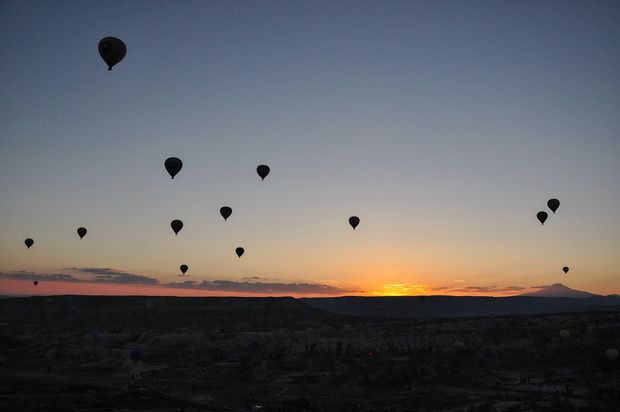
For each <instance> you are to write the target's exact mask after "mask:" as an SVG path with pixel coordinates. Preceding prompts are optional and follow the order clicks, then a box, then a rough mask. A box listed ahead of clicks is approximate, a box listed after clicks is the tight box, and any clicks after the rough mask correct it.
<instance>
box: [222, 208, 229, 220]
mask: <svg viewBox="0 0 620 412" xmlns="http://www.w3.org/2000/svg"><path fill="white" fill-rule="evenodd" d="M231 214H232V209H231V208H230V207H228V206H224V207H222V208H220V215H222V217H223V218H224V220H226V219H228V218H229V217H230V215H231Z"/></svg>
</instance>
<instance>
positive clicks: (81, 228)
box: [77, 227, 96, 239]
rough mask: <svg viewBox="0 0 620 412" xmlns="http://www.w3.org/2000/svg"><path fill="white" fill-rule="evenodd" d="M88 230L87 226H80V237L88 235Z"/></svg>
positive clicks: (78, 232) (78, 231)
mask: <svg viewBox="0 0 620 412" xmlns="http://www.w3.org/2000/svg"><path fill="white" fill-rule="evenodd" d="M86 232H87V230H86V228H85V227H78V230H77V234H78V235H79V236H80V239H83V238H84V236H86ZM95 237H96V236H95Z"/></svg>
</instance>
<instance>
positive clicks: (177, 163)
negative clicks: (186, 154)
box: [164, 157, 183, 179]
mask: <svg viewBox="0 0 620 412" xmlns="http://www.w3.org/2000/svg"><path fill="white" fill-rule="evenodd" d="M164 166H165V167H166V170H167V171H168V173H170V178H172V179H174V177H175V176H176V174H177V173H179V172H180V171H181V169H182V168H183V162H182V161H181V159H179V158H178V157H169V158H167V159H166V161H165V162H164Z"/></svg>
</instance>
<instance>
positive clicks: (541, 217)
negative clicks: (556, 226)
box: [536, 211, 549, 225]
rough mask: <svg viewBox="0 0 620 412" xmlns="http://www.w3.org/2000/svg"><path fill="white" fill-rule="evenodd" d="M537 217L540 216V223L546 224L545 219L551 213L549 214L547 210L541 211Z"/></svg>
mask: <svg viewBox="0 0 620 412" xmlns="http://www.w3.org/2000/svg"><path fill="white" fill-rule="evenodd" d="M536 217H537V218H538V220H539V221H540V223H541V224H543V225H544V224H545V220H547V217H549V215H548V214H547V212H543V211H540V212H538V213H536Z"/></svg>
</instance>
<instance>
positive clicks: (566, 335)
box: [560, 329, 570, 339]
mask: <svg viewBox="0 0 620 412" xmlns="http://www.w3.org/2000/svg"><path fill="white" fill-rule="evenodd" d="M560 337H561V338H562V339H568V338H570V332H569V331H567V330H566V329H562V330H561V331H560Z"/></svg>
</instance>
